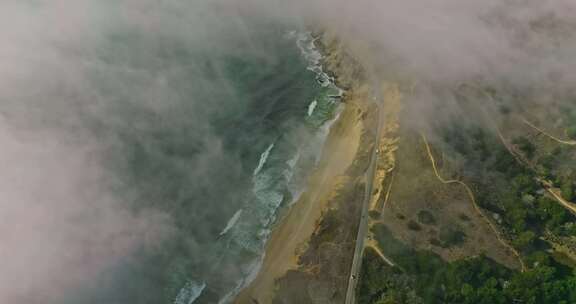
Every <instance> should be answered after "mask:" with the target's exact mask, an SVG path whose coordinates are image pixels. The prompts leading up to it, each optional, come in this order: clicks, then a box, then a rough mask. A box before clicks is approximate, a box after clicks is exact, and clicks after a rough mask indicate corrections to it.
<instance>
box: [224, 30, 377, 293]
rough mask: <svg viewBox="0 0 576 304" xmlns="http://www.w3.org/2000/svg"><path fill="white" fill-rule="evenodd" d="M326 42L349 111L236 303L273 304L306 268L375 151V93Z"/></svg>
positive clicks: (337, 48)
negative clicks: (291, 277) (371, 103)
mask: <svg viewBox="0 0 576 304" xmlns="http://www.w3.org/2000/svg"><path fill="white" fill-rule="evenodd" d="M323 38H325V37H318V38H316V39H318V40H320V39H323ZM321 43H322V46H321V47H319V49H320V50H321V52H322V53H323V55H324V56H325V57H324V62H323V66H324V67H325V68H326V69H327V72H326V73H329V74H330V75H331V76H333V77H334V80H335V82H336V84H337V86H338V87H341V88H343V89H344V90H345V91H344V94H343V97H342V104H343V105H342V107H343V109H342V110H341V112H340V114H339V115H338V116H337V118H336V119H335V121H334V123H333V124H332V125H331V126H330V128H329V131H328V135H327V137H326V141H325V142H324V145H323V148H322V153H321V157H320V160H319V162H318V164H317V168H316V169H315V170H314V172H313V173H312V174H311V176H310V177H309V179H308V181H307V182H306V185H307V187H306V189H305V191H304V192H303V193H302V194H301V195H300V197H299V198H298V199H297V200H296V201H295V202H294V203H293V204H292V206H291V207H290V209H289V210H287V211H286V214H284V215H283V216H282V217H281V218H280V219H279V221H278V222H277V224H276V225H275V226H274V227H273V229H272V232H271V234H270V238H269V240H268V242H267V244H266V249H265V254H264V258H263V262H262V265H261V267H260V269H259V270H258V273H257V274H256V277H255V278H254V280H253V281H252V282H251V283H250V284H249V285H248V286H247V287H245V288H244V289H243V290H241V291H240V293H239V295H238V296H237V297H236V300H235V301H234V303H239V304H244V303H247V304H254V303H260V304H264V303H272V302H273V300H274V296H275V294H276V292H277V290H278V281H279V280H280V279H281V278H282V277H284V276H286V274H287V273H288V272H290V271H293V270H296V269H298V268H300V267H301V266H302V265H301V259H302V256H303V254H304V253H305V252H306V251H307V249H308V247H309V246H310V242H311V238H312V237H313V236H314V235H315V234H317V232H318V230H319V226H320V223H321V221H322V220H323V218H324V216H325V214H326V213H327V211H328V210H329V209H330V208H333V207H334V206H332V205H333V204H334V203H333V201H334V200H335V197H336V196H339V195H340V194H341V191H340V190H341V189H342V188H343V187H345V185H346V184H349V183H350V182H351V180H352V179H356V175H354V174H350V172H348V171H357V170H350V168H351V167H354V165H355V164H357V163H359V161H358V155H360V154H363V152H365V151H366V150H367V149H368V150H371V149H372V148H373V147H372V146H371V145H369V144H367V143H366V140H365V138H364V137H365V135H366V133H367V129H368V128H367V127H366V121H365V120H366V116H367V115H366V113H367V108H368V105H367V102H366V101H367V100H368V98H367V96H368V95H369V94H370V92H369V89H368V88H367V87H366V86H360V85H359V84H358V78H357V77H355V76H357V75H358V67H357V66H355V64H354V63H353V62H352V63H351V62H350V61H349V60H346V59H347V58H344V57H345V56H346V55H345V54H343V51H342V48H341V46H340V45H339V44H338V43H337V41H335V40H330V39H329V40H325V41H321ZM367 146H368V147H367ZM360 163H362V162H360Z"/></svg>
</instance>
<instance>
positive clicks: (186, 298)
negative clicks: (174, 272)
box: [174, 281, 206, 304]
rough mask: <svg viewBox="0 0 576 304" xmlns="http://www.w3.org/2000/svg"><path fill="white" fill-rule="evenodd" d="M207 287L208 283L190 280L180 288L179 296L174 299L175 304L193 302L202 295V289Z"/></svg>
mask: <svg viewBox="0 0 576 304" xmlns="http://www.w3.org/2000/svg"><path fill="white" fill-rule="evenodd" d="M204 288H206V283H204V282H202V283H197V282H194V281H189V282H188V283H186V285H184V287H182V289H180V292H179V293H178V296H176V299H175V300H174V304H192V303H194V301H196V299H198V297H200V295H201V294H202V291H204Z"/></svg>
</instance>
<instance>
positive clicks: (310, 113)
mask: <svg viewBox="0 0 576 304" xmlns="http://www.w3.org/2000/svg"><path fill="white" fill-rule="evenodd" d="M317 105H318V100H316V99H314V101H312V102H311V103H310V105H309V106H308V116H312V113H314V110H315V109H316V106H317Z"/></svg>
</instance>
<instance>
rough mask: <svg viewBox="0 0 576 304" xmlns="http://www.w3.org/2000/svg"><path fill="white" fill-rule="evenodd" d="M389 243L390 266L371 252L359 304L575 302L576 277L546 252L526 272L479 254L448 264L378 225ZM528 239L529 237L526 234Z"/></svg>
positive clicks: (531, 259)
mask: <svg viewBox="0 0 576 304" xmlns="http://www.w3.org/2000/svg"><path fill="white" fill-rule="evenodd" d="M375 232H376V233H377V236H379V241H380V242H382V241H386V242H387V243H386V248H389V247H391V249H392V250H391V252H389V251H386V254H387V255H388V256H389V257H390V258H391V259H392V260H393V261H394V262H395V263H396V266H394V267H391V266H388V265H387V264H385V263H384V261H382V259H381V258H380V257H379V256H378V255H377V254H376V253H375V252H373V251H372V250H367V252H366V255H365V258H364V264H363V266H362V276H361V280H360V285H359V291H358V300H359V303H366V304H368V303H371V304H388V303H394V304H401V303H406V304H416V303H421V304H449V303H458V304H509V303H526V304H542V303H555V304H556V303H562V304H564V303H565V304H568V303H576V275H575V274H574V273H572V271H571V270H570V269H567V268H566V267H564V266H562V265H560V264H557V263H555V262H554V261H553V260H551V259H550V258H549V257H548V255H547V254H546V253H545V252H536V253H534V254H532V255H530V256H529V257H528V258H527V261H528V262H530V263H531V264H532V267H531V268H530V269H529V270H528V271H526V272H518V271H513V270H510V269H508V268H506V267H504V266H502V265H500V264H498V263H496V262H494V261H493V260H491V259H489V258H487V257H485V256H478V257H473V258H470V259H465V260H458V261H455V262H445V261H443V260H442V259H441V258H440V257H439V256H438V255H436V254H434V253H432V252H429V251H416V250H413V249H411V248H409V247H408V246H406V245H405V244H403V243H402V242H400V241H398V240H397V239H395V238H394V237H393V236H392V235H391V233H390V231H388V230H387V229H386V228H385V227H384V226H379V227H377V228H376V229H375ZM527 238H528V239H530V238H531V237H527Z"/></svg>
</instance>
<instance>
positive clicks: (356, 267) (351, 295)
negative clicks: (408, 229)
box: [345, 97, 383, 304]
mask: <svg viewBox="0 0 576 304" xmlns="http://www.w3.org/2000/svg"><path fill="white" fill-rule="evenodd" d="M374 100H375V102H376V104H377V105H378V128H377V129H376V139H375V141H374V147H373V149H372V156H371V158H370V165H369V167H368V170H366V173H365V178H366V188H365V191H364V201H363V203H362V215H361V217H360V224H359V225H358V235H357V236H356V248H355V249H354V257H353V259H352V268H351V270H350V277H349V278H348V288H347V290H346V301H345V303H346V304H354V303H356V284H357V283H358V279H359V277H360V269H361V268H362V257H363V255H364V247H365V244H364V243H365V241H366V233H367V232H368V208H369V207H370V198H371V197H372V188H373V181H374V174H375V172H376V164H377V163H378V152H377V151H378V147H379V144H380V142H379V141H380V133H381V131H382V125H383V124H382V113H383V111H382V109H381V107H382V103H381V102H377V101H376V97H374Z"/></svg>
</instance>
